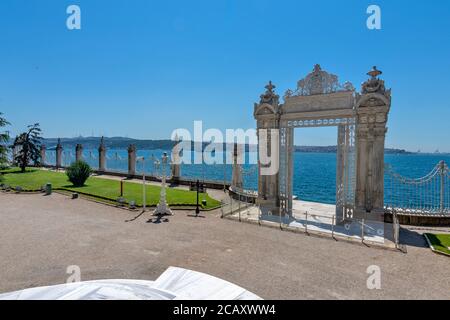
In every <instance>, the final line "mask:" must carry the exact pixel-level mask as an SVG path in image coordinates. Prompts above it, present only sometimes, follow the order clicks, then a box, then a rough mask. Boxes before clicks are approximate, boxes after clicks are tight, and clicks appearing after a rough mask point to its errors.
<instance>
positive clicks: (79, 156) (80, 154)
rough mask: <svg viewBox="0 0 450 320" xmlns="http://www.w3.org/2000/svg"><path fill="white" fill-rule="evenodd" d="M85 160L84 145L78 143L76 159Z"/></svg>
mask: <svg viewBox="0 0 450 320" xmlns="http://www.w3.org/2000/svg"><path fill="white" fill-rule="evenodd" d="M81 160H83V145H82V144H77V146H76V147H75V161H81Z"/></svg>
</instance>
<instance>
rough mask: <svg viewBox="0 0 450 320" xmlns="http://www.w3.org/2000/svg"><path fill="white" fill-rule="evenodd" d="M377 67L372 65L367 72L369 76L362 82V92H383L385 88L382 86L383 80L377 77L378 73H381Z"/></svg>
mask: <svg viewBox="0 0 450 320" xmlns="http://www.w3.org/2000/svg"><path fill="white" fill-rule="evenodd" d="M382 73H383V72H381V71H380V70H378V69H377V67H375V66H374V67H373V68H372V70H370V71H369V72H367V75H368V76H370V79H368V80H367V81H366V82H364V83H363V84H362V89H361V91H362V93H381V94H384V93H385V92H386V88H385V87H384V81H383V80H381V79H380V78H378V76H379V75H380V74H382Z"/></svg>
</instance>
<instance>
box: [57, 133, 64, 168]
mask: <svg viewBox="0 0 450 320" xmlns="http://www.w3.org/2000/svg"><path fill="white" fill-rule="evenodd" d="M62 151H63V147H62V145H61V140H60V139H58V144H57V145H56V168H61V167H62Z"/></svg>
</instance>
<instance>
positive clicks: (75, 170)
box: [66, 161, 92, 187]
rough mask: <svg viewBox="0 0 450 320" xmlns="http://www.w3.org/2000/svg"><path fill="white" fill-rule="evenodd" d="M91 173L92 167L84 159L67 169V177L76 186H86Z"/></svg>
mask: <svg viewBox="0 0 450 320" xmlns="http://www.w3.org/2000/svg"><path fill="white" fill-rule="evenodd" d="M91 173H92V170H91V167H90V166H89V165H88V164H87V163H86V162H84V161H76V162H74V163H72V164H71V165H70V166H69V167H68V168H67V169H66V174H67V177H69V181H70V182H72V183H73V185H74V186H75V187H82V186H84V183H85V182H86V180H87V179H88V178H89V176H90V175H91Z"/></svg>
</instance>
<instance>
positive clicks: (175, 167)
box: [170, 136, 181, 184]
mask: <svg viewBox="0 0 450 320" xmlns="http://www.w3.org/2000/svg"><path fill="white" fill-rule="evenodd" d="M179 142H180V139H179V138H178V136H175V143H176V144H178V143H179ZM170 169H171V171H172V183H174V184H179V182H180V178H181V157H180V153H179V150H178V148H176V147H174V148H173V149H172V164H171V167H170Z"/></svg>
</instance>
